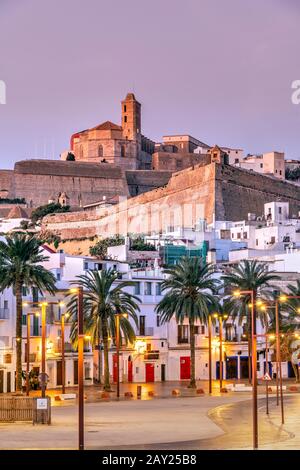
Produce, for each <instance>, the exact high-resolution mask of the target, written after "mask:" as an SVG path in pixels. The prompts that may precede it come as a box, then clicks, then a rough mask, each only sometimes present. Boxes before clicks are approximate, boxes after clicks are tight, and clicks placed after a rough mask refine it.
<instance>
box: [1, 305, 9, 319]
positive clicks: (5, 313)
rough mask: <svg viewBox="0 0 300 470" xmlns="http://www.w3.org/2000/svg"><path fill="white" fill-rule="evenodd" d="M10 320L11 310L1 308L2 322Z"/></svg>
mask: <svg viewBox="0 0 300 470" xmlns="http://www.w3.org/2000/svg"><path fill="white" fill-rule="evenodd" d="M8 319H9V308H3V307H2V308H0V320H8Z"/></svg>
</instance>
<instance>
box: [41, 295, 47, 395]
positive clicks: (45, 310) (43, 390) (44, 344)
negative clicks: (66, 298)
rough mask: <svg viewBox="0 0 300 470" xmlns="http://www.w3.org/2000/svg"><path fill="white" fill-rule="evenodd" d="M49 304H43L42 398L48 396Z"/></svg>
mask: <svg viewBox="0 0 300 470" xmlns="http://www.w3.org/2000/svg"><path fill="white" fill-rule="evenodd" d="M47 305H48V303H47V302H42V376H43V380H42V398H45V396H46V380H44V379H45V373H46V314H47Z"/></svg>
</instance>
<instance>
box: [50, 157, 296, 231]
mask: <svg viewBox="0 0 300 470" xmlns="http://www.w3.org/2000/svg"><path fill="white" fill-rule="evenodd" d="M271 201H286V202H289V204H290V211H291V215H295V214H298V212H299V211H300V188H298V187H297V186H295V185H293V184H292V183H287V182H284V181H281V180H279V179H277V178H274V177H269V176H265V175H262V174H257V173H254V172H250V171H247V170H242V169H239V168H235V167H232V166H229V165H225V164H218V163H210V164H208V165H204V166H203V165H197V166H195V167H191V168H188V169H185V170H182V171H180V172H177V173H174V174H173V175H172V177H171V178H170V180H169V182H168V184H167V185H166V186H165V187H162V188H158V189H155V190H152V191H149V192H146V193H144V194H141V195H138V196H136V197H132V198H131V199H129V200H127V201H124V202H121V203H120V204H118V205H116V206H113V207H111V208H106V209H103V210H102V211H99V212H98V213H94V214H88V213H78V212H77V213H75V212H74V213H72V214H57V215H52V216H48V217H46V218H45V219H44V228H45V229H48V230H51V231H53V232H55V233H57V234H59V235H60V236H61V237H62V239H68V238H81V237H84V236H98V237H107V236H111V235H114V234H116V233H121V234H123V235H125V234H126V233H128V232H134V233H151V231H154V230H155V231H156V232H157V231H159V230H164V229H166V227H167V226H168V225H173V226H174V225H184V226H186V227H188V226H190V227H191V226H193V225H195V224H196V223H198V222H199V219H206V221H207V222H208V223H211V222H212V221H213V220H220V221H221V220H234V221H237V220H244V219H246V218H247V217H248V213H249V212H255V213H256V214H263V205H264V204H265V203H267V202H271Z"/></svg>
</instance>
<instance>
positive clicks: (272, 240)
mask: <svg viewBox="0 0 300 470" xmlns="http://www.w3.org/2000/svg"><path fill="white" fill-rule="evenodd" d="M270 243H271V244H272V245H273V244H274V243H275V237H271V242H270Z"/></svg>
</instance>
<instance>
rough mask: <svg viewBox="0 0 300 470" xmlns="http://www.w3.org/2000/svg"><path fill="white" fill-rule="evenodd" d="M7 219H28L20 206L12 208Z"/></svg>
mask: <svg viewBox="0 0 300 470" xmlns="http://www.w3.org/2000/svg"><path fill="white" fill-rule="evenodd" d="M7 218H8V219H28V214H27V212H26V211H25V210H24V209H23V208H22V207H20V206H14V207H13V208H12V209H11V210H10V212H9V213H8V215H7Z"/></svg>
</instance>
